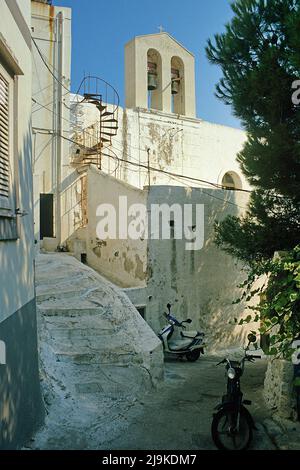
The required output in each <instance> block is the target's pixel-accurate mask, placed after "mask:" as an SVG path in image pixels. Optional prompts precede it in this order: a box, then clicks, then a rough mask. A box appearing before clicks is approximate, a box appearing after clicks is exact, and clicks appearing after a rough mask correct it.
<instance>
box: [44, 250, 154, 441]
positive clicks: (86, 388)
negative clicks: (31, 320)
mask: <svg viewBox="0 0 300 470" xmlns="http://www.w3.org/2000/svg"><path fill="white" fill-rule="evenodd" d="M36 284H37V285H36V293H37V307H38V308H37V312H38V324H39V337H40V340H39V343H40V357H41V373H42V379H43V384H44V390H45V396H46V403H47V407H49V410H48V411H49V415H48V418H47V422H46V426H45V428H44V429H43V430H42V431H41V432H40V433H39V434H38V435H37V436H36V446H37V448H38V447H40V448H46V447H45V446H46V442H47V440H48V439H49V432H50V429H51V432H52V433H53V432H54V431H53V429H56V426H63V425H65V423H70V427H74V426H75V427H76V426H79V424H80V426H86V427H87V429H86V433H87V434H88V433H89V430H88V429H89V428H91V426H95V423H96V422H98V421H99V422H101V423H102V427H103V422H104V421H105V419H106V420H107V422H106V425H105V426H104V427H103V429H102V428H101V432H100V428H99V438H100V436H101V435H102V434H101V433H102V432H104V431H105V430H108V429H109V428H110V426H111V425H112V423H111V413H112V412H114V413H115V412H116V410H119V411H118V412H122V410H125V409H126V407H128V406H130V403H132V402H133V401H134V400H135V399H136V397H138V396H141V395H142V394H143V393H145V392H146V391H147V390H149V389H151V387H152V386H153V385H156V384H157V383H158V382H159V381H160V380H161V378H162V377H163V353H162V348H161V343H160V341H159V340H158V338H157V337H156V336H155V334H154V333H153V331H152V330H151V329H150V327H149V326H148V325H147V324H146V323H145V321H144V320H143V319H142V318H141V316H140V315H139V313H138V312H137V310H136V309H135V308H134V306H133V305H132V304H131V302H130V300H129V299H128V297H127V296H126V294H124V293H123V292H122V290H121V289H119V288H117V287H116V286H114V285H112V284H111V283H110V282H108V281H107V280H105V279H104V278H102V277H101V276H100V275H99V274H98V273H96V272H94V271H93V270H92V269H91V268H89V267H88V266H86V265H83V264H82V263H80V262H79V261H77V260H76V259H75V258H73V257H71V256H69V255H66V254H63V253H57V254H56V253H55V254H41V255H39V256H38V257H37V260H36ZM110 410H111V411H110ZM113 410H114V411H113ZM103 420H104V421H103ZM56 432H59V431H58V430H57V431H56Z"/></svg>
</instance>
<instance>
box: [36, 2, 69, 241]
mask: <svg viewBox="0 0 300 470" xmlns="http://www.w3.org/2000/svg"><path fill="white" fill-rule="evenodd" d="M51 3H52V2H48V1H46V0H45V1H40V0H32V2H31V10H32V11H31V22H32V36H33V45H32V64H33V70H32V127H33V162H34V163H33V175H34V220H35V239H36V241H37V244H38V245H39V244H40V241H42V242H43V240H44V244H45V247H46V248H49V249H55V248H56V247H57V246H58V245H60V243H61V240H62V239H63V238H65V234H64V230H67V227H68V223H69V220H68V209H65V205H66V197H65V194H66V191H68V188H69V187H70V186H71V180H72V176H70V174H71V173H72V169H70V166H69V146H70V142H69V140H68V139H69V137H70V111H69V98H70V92H69V90H70V82H71V9H70V8H64V7H56V6H53V5H52V4H51ZM75 179H76V178H75ZM75 196H76V195H75ZM75 205H76V204H75ZM74 211H75V209H74Z"/></svg>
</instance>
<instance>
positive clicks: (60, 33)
mask: <svg viewBox="0 0 300 470" xmlns="http://www.w3.org/2000/svg"><path fill="white" fill-rule="evenodd" d="M56 28H57V29H56V31H57V70H58V80H59V82H61V83H62V81H63V70H64V43H63V38H64V14H63V12H59V13H58V15H57V17H56ZM62 115H63V87H62V85H60V83H57V134H56V217H55V218H56V238H57V244H58V245H60V244H61V163H62V151H63V142H62V137H61V136H62V133H63V122H62Z"/></svg>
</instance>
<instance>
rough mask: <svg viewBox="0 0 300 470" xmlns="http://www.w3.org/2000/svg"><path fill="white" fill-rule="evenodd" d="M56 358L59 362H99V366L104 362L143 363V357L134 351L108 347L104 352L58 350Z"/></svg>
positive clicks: (119, 363) (88, 363)
mask: <svg viewBox="0 0 300 470" xmlns="http://www.w3.org/2000/svg"><path fill="white" fill-rule="evenodd" d="M56 358H57V360H58V362H61V363H64V364H65V363H70V362H71V363H73V364H81V365H82V364H87V365H90V364H99V366H100V365H101V366H102V365H104V364H118V365H121V364H124V365H125V364H129V363H132V364H141V363H142V359H141V358H139V357H138V356H137V355H136V354H134V353H133V352H131V351H130V352H128V353H126V352H124V351H112V350H111V349H107V350H106V351H102V352H99V351H98V352H82V353H80V352H79V351H77V352H66V351H61V352H56Z"/></svg>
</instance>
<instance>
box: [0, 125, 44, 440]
mask: <svg viewBox="0 0 300 470" xmlns="http://www.w3.org/2000/svg"><path fill="white" fill-rule="evenodd" d="M18 162H19V207H20V209H21V210H22V211H26V212H28V215H26V216H24V217H22V218H20V219H19V221H18V222H19V239H18V240H16V241H0V267H1V271H0V308H1V310H0V340H2V341H4V342H5V344H6V365H1V366H0V448H3V449H13V448H17V447H19V446H20V445H22V444H23V443H24V441H25V439H27V438H28V437H30V435H31V434H32V433H33V431H34V430H35V429H36V427H37V426H38V425H39V424H40V423H41V421H42V419H43V407H42V402H41V394H40V383H39V374H38V353H37V329H36V311H35V299H34V266H33V253H34V231H33V212H32V210H33V207H32V205H33V201H32V171H31V132H30V129H28V132H27V134H26V137H25V139H24V144H23V148H22V151H21V152H20V154H19V158H18Z"/></svg>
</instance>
